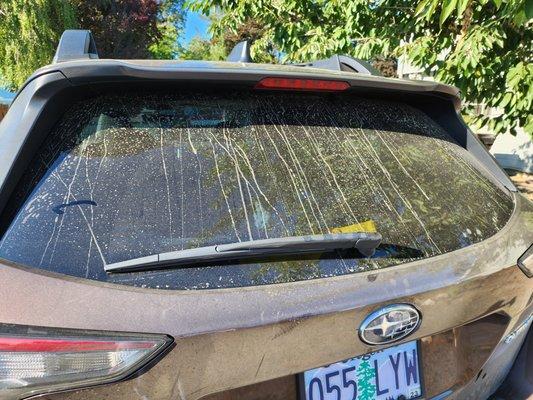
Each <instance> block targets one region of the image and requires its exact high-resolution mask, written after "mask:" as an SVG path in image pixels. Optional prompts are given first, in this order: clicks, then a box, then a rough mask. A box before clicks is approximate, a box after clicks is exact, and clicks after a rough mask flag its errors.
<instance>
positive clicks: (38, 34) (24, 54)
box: [0, 0, 76, 90]
mask: <svg viewBox="0 0 533 400" xmlns="http://www.w3.org/2000/svg"><path fill="white" fill-rule="evenodd" d="M75 26H76V15H75V10H74V8H73V7H72V5H71V3H69V2H68V1H66V0H32V1H28V0H2V1H1V2H0V43H1V45H0V77H1V81H0V85H1V86H4V87H6V88H8V89H11V90H15V89H17V88H18V87H20V86H21V85H22V83H23V82H24V81H25V80H26V78H27V77H28V76H29V75H30V74H31V73H32V72H33V71H35V70H36V69H37V68H39V67H42V66H43V65H46V64H49V63H50V62H51V61H52V57H53V56H54V52H55V49H56V46H57V43H58V41H59V38H60V37H61V33H63V31H64V30H65V29H69V28H73V27H75Z"/></svg>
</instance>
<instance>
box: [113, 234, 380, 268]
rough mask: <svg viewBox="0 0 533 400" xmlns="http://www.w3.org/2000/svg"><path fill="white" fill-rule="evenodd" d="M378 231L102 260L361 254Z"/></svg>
mask: <svg viewBox="0 0 533 400" xmlns="http://www.w3.org/2000/svg"><path fill="white" fill-rule="evenodd" d="M380 243H381V235H380V234H379V233H374V232H357V233H333V234H324V235H308V236H289V237H282V238H275V239H262V240H250V241H247V242H237V243H229V244H219V245H215V246H206V247H198V248H196V249H187V250H179V251H171V252H168V253H160V254H153V255H150V256H146V257H139V258H133V259H131V260H126V261H120V262H117V263H113V264H106V265H105V267H104V269H105V271H106V272H131V271H149V270H151V269H159V268H165V267H175V266H179V265H184V264H197V263H203V262H209V261H225V260H233V259H243V258H253V257H257V256H269V255H270V256H272V255H291V254H300V253H317V252H324V251H331V250H336V249H351V248H354V249H357V250H359V252H360V253H361V254H363V255H364V256H367V257H370V256H372V255H373V254H374V251H375V250H376V247H378V246H379V244H380Z"/></svg>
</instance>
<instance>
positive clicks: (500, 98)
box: [190, 0, 533, 135]
mask: <svg viewBox="0 0 533 400" xmlns="http://www.w3.org/2000/svg"><path fill="white" fill-rule="evenodd" d="M190 7H191V8H192V9H194V10H196V11H201V12H203V13H204V14H206V15H209V13H211V12H213V10H216V11H217V12H222V17H221V18H220V19H218V20H217V21H215V23H213V24H212V26H211V31H212V33H213V35H214V36H215V37H217V36H221V35H224V34H225V33H226V34H227V32H233V33H234V34H237V33H238V32H239V29H241V27H242V26H243V25H245V24H246V23H248V21H250V20H253V21H255V23H256V24H257V25H258V26H261V27H263V29H262V30H261V32H260V37H259V38H257V42H256V44H255V45H254V46H253V47H252V55H253V56H255V57H256V58H257V57H258V58H265V57H268V56H269V54H270V53H271V52H272V50H268V49H269V48H270V49H273V52H274V53H276V52H279V53H281V54H284V58H283V61H288V62H295V61H300V62H301V61H307V60H311V59H316V58H322V57H329V56H331V55H332V54H336V53H342V54H348V55H352V56H354V57H359V58H363V59H375V58H378V57H383V58H389V59H390V58H391V57H394V58H397V57H405V59H407V60H409V61H410V62H411V63H412V64H414V65H415V66H418V67H420V68H422V69H423V70H424V71H425V72H426V73H427V74H431V75H434V76H435V77H436V79H438V80H439V81H442V82H444V83H448V84H452V85H455V86H457V87H458V88H459V89H460V90H461V93H462V96H463V99H464V100H465V101H466V102H467V103H469V104H474V103H484V104H486V105H487V106H491V107H498V108H500V109H501V110H502V111H503V114H502V115H499V116H491V117H487V116H478V115H476V113H475V112H474V110H473V107H466V108H465V110H464V112H465V114H466V115H467V116H468V117H469V118H470V121H471V122H473V123H475V124H477V125H478V126H481V125H488V126H489V127H490V128H491V129H493V130H494V131H495V132H497V133H500V132H505V131H507V130H510V131H511V132H513V133H515V132H516V129H517V128H518V127H523V128H524V129H525V130H526V131H527V132H529V133H530V134H532V135H533V116H532V114H531V112H530V111H531V108H532V105H533V64H532V59H533V51H532V43H533V33H532V25H533V23H532V19H531V18H532V16H533V1H532V0H509V1H506V2H503V1H502V0H417V1H410V0H260V1H256V0H242V1H238V2H236V1H232V0H196V1H194V2H193V3H191V4H190Z"/></svg>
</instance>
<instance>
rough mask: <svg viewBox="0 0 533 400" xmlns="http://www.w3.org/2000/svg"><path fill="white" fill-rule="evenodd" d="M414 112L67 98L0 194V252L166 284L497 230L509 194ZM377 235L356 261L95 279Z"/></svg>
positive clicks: (347, 103) (402, 253) (295, 102)
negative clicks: (299, 240)
mask: <svg viewBox="0 0 533 400" xmlns="http://www.w3.org/2000/svg"><path fill="white" fill-rule="evenodd" d="M474 165H475V164H474V162H473V160H472V159H471V158H470V156H469V154H468V153H467V152H466V151H465V150H464V149H462V148H461V147H460V146H458V145H457V144H456V143H455V142H454V141H453V139H451V138H450V137H449V136H448V135H447V134H446V133H445V132H444V131H443V130H442V129H441V128H440V127H439V126H438V125H437V124H436V123H434V122H433V121H432V120H431V119H430V118H429V117H427V116H426V115H425V114H423V113H422V112H421V111H419V110H417V109H414V108H412V107H410V106H407V105H405V104H401V103H396V102H391V101H380V100H370V99H365V98H358V97H350V96H348V95H346V96H318V95H311V94H306V95H298V94H281V93H276V94H264V93H242V92H235V93H225V94H216V93H204V94H202V93H183V92H181V93H175V94H158V95H155V94H147V93H137V94H131V93H129V94H127V95H105V96H101V97H97V98H93V99H90V100H85V101H82V102H80V103H77V104H75V105H74V106H72V108H71V109H70V110H69V111H68V112H67V113H66V114H65V115H64V117H63V118H62V119H61V121H60V122H59V123H58V124H57V126H56V127H55V128H54V129H53V131H52V132H51V133H50V134H49V136H48V137H47V139H46V140H45V142H44V143H43V145H42V146H41V148H40V151H39V154H37V155H36V157H35V158H34V160H33V162H32V163H31V165H30V167H29V169H28V171H27V172H26V173H25V176H24V178H23V179H22V181H21V183H20V185H19V187H18V189H17V191H16V193H15V195H14V196H13V198H12V199H11V201H10V204H9V208H8V209H10V210H11V215H12V219H11V221H12V222H11V223H10V225H9V226H8V228H7V230H6V231H5V234H4V236H3V238H2V240H1V242H0V257H2V258H5V259H8V260H12V261H15V262H18V263H21V264H24V265H28V266H32V267H36V268H40V269H44V270H50V271H56V272H60V273H64V274H68V275H74V276H78V277H86V278H90V279H96V280H99V281H109V282H116V283H121V284H127V285H135V286H142V287H153V288H163V289H197V288H214V287H234V286H249V285H258V284H269V283H277V282H289V281H297V280H305V279H312V278H319V277H326V276H334V275H342V274H348V273H355V272H360V271H367V270H374V269H380V268H388V267H393V266H394V265H398V264H401V263H405V262H409V261H413V260H416V259H420V258H425V257H431V256H435V255H438V254H442V253H446V252H450V251H453V250H457V249H460V248H462V247H465V246H468V245H470V244H473V243H476V242H479V241H481V240H484V239H486V238H488V237H490V236H492V235H494V234H495V233H496V232H497V231H498V230H499V229H500V228H501V227H502V226H503V225H504V224H505V223H506V221H507V220H508V218H509V216H510V214H511V211H512V207H513V204H512V200H511V198H510V197H509V195H508V194H507V193H506V192H504V191H503V190H502V189H501V188H499V187H497V186H496V185H495V184H494V183H493V182H492V181H491V180H489V179H487V178H486V177H485V176H484V175H483V174H482V173H481V172H480V171H479V170H478V169H476V168H475V167H474ZM361 230H366V231H369V230H370V231H372V230H377V231H378V232H379V233H381V234H382V236H383V243H382V245H381V246H380V247H379V248H378V250H377V252H376V254H375V255H374V257H372V258H364V257H362V256H361V255H359V254H357V252H355V253H354V252H349V251H348V252H346V251H345V252H338V253H334V254H323V255H313V256H299V257H289V258H283V259H281V258H273V259H267V260H255V261H253V262H252V261H249V260H248V261H238V262H225V263H221V264H217V265H200V266H199V265H191V266H189V267H187V268H179V269H174V270H163V271H152V272H136V273H125V274H106V273H105V272H104V265H105V264H106V263H108V264H109V263H115V262H119V261H123V260H127V259H131V258H135V257H142V256H146V255H150V254H155V253H162V252H167V251H174V250H181V249H189V248H194V247H199V246H208V245H215V244H223V243H232V242H239V241H247V240H257V239H266V238H275V237H284V236H295V235H307V234H319V233H328V232H356V231H361Z"/></svg>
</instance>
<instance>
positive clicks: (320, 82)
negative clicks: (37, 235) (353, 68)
mask: <svg viewBox="0 0 533 400" xmlns="http://www.w3.org/2000/svg"><path fill="white" fill-rule="evenodd" d="M349 87H350V84H349V83H348V82H344V81H332V80H326V79H299V78H273V77H271V78H263V79H261V80H260V81H259V82H258V83H257V84H256V85H255V89H277V90H311V91H325V92H338V91H343V90H346V89H348V88H349Z"/></svg>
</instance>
